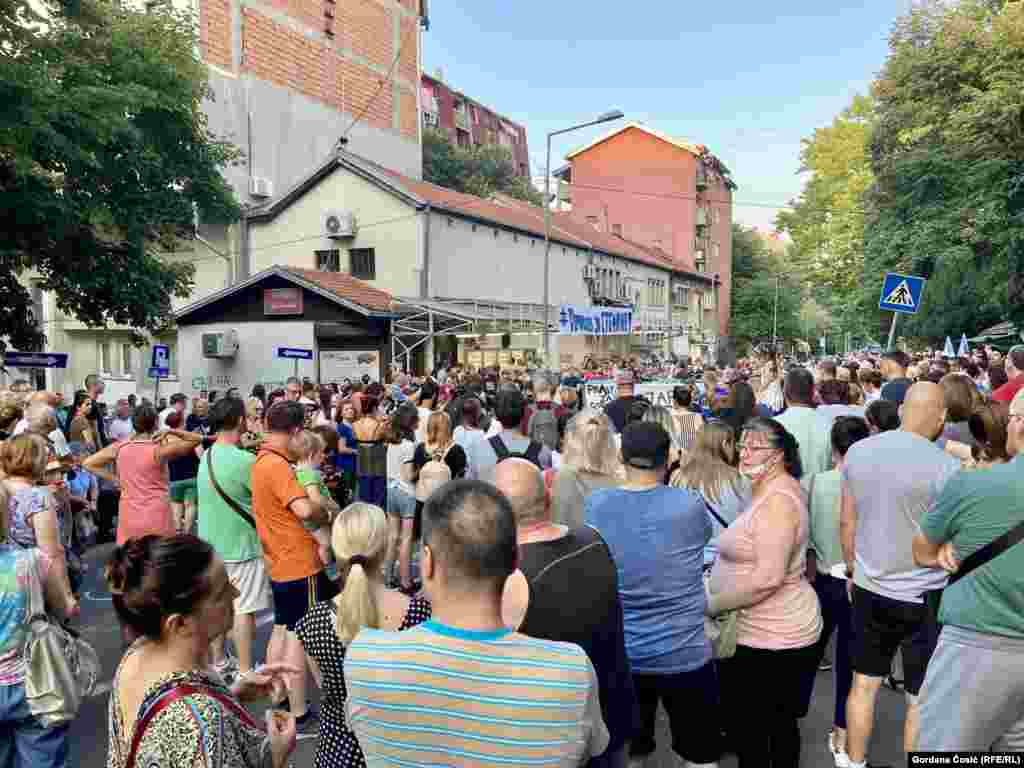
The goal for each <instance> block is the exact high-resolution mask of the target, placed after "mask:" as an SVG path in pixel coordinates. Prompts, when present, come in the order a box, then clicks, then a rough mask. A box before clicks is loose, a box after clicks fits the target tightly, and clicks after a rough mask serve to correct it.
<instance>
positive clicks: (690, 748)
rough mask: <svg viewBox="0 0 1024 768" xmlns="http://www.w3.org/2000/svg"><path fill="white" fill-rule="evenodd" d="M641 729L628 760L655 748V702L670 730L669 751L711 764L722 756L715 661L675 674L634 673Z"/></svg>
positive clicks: (634, 735) (656, 711)
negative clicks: (661, 707) (660, 707)
mask: <svg viewBox="0 0 1024 768" xmlns="http://www.w3.org/2000/svg"><path fill="white" fill-rule="evenodd" d="M633 687H634V689H635V690H636V698H637V705H638V707H639V709H640V728H639V730H638V731H637V732H636V733H635V734H633V742H632V744H630V750H629V753H630V757H633V758H637V757H646V756H647V755H650V754H651V753H653V752H654V750H655V748H656V744H655V740H654V732H655V729H656V721H657V713H658V702H659V701H660V702H661V704H662V705H663V706H664V707H665V714H667V715H668V721H669V726H670V727H671V729H672V749H673V750H674V751H675V753H676V754H677V755H679V756H680V757H682V758H683V759H684V760H687V761H689V762H691V763H714V762H717V761H718V758H719V757H720V756H721V753H722V743H721V742H722V714H721V708H720V702H719V695H718V673H717V671H716V668H715V662H714V661H709V662H708V663H707V664H705V665H704V666H703V667H698V668H697V669H694V670H691V671H689V672H678V673H676V674H664V675H651V674H641V673H634V674H633Z"/></svg>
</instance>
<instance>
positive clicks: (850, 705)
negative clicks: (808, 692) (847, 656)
mask: <svg viewBox="0 0 1024 768" xmlns="http://www.w3.org/2000/svg"><path fill="white" fill-rule="evenodd" d="M900 418H901V427H900V429H897V430H892V431H889V432H883V433H880V434H878V435H875V436H873V437H870V438H868V439H867V440H862V441H860V442H859V443H857V444H856V445H854V446H853V447H852V448H850V450H849V452H848V453H847V454H846V460H845V463H844V465H843V469H842V478H843V480H842V482H843V500H842V511H841V515H840V538H841V540H842V545H843V556H844V558H845V560H846V572H847V577H848V578H850V577H852V582H853V583H852V585H851V595H852V598H853V638H854V639H853V671H854V675H853V688H852V689H851V691H850V696H849V699H847V705H846V720H847V729H848V730H847V755H848V758H849V765H851V766H853V767H854V768H861V766H863V765H865V764H866V759H867V745H868V744H869V743H870V741H871V731H872V728H873V724H874V711H875V698H876V696H877V694H878V688H879V686H880V685H881V683H882V680H883V679H884V678H885V677H886V676H887V675H888V674H889V672H890V670H891V668H892V660H893V656H894V655H895V653H896V649H897V647H899V648H901V649H902V652H903V670H904V684H905V687H906V691H907V716H906V722H905V723H904V730H903V741H904V748H905V749H906V750H907V751H911V750H912V749H913V748H914V744H915V742H916V740H917V731H918V719H919V711H918V706H917V694H918V692H919V691H920V689H921V684H922V683H923V682H924V673H925V669H926V667H927V666H928V660H929V659H930V658H931V655H932V652H933V651H934V650H935V643H936V641H937V640H938V626H937V624H936V623H935V620H934V617H932V616H930V614H929V612H928V608H927V607H926V606H925V603H924V594H925V593H926V592H930V591H932V590H937V589H942V587H944V586H945V583H946V579H947V575H946V573H945V572H944V571H942V570H937V569H934V568H922V567H920V566H918V565H917V564H916V563H915V562H914V552H913V541H914V537H915V536H916V535H917V534H918V533H920V530H921V526H920V523H921V520H922V518H923V517H924V515H925V513H926V512H927V511H928V510H929V509H930V508H931V507H932V506H933V505H934V504H935V501H936V499H937V498H938V496H939V494H940V493H941V492H942V490H943V488H944V487H945V485H946V483H947V482H948V481H949V479H950V478H951V477H952V476H953V475H955V474H956V473H957V471H958V470H959V469H960V462H959V461H957V460H956V459H955V458H953V457H952V456H949V455H948V454H946V453H945V452H943V451H942V450H941V449H940V448H939V447H938V446H936V445H935V440H936V439H937V438H938V437H939V435H941V434H942V428H943V424H944V422H945V420H946V403H945V397H944V395H943V390H942V387H941V386H939V385H937V384H933V383H931V382H921V383H919V384H915V385H914V386H912V387H911V388H910V389H909V390H908V391H907V393H906V397H905V398H904V401H903V405H902V406H901V407H900Z"/></svg>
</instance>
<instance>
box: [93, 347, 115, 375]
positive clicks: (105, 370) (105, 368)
mask: <svg viewBox="0 0 1024 768" xmlns="http://www.w3.org/2000/svg"><path fill="white" fill-rule="evenodd" d="M98 352H99V353H98V355H97V356H98V357H99V372H100V373H101V374H103V375H105V376H110V375H111V371H112V370H113V368H112V367H111V342H109V341H100V342H99V350H98Z"/></svg>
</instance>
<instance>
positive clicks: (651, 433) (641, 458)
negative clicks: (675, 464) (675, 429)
mask: <svg viewBox="0 0 1024 768" xmlns="http://www.w3.org/2000/svg"><path fill="white" fill-rule="evenodd" d="M670 446H671V440H670V439H669V436H668V432H666V431H665V429H664V428H663V427H662V426H661V425H660V424H656V423H655V422H653V421H637V422H634V423H633V424H630V425H629V426H628V427H626V428H625V429H624V430H623V431H622V461H623V462H624V463H625V464H627V465H629V466H631V467H636V468H637V469H654V468H656V467H663V466H665V465H666V464H668V451H669V447H670Z"/></svg>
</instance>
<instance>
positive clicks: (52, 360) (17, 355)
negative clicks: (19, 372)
mask: <svg viewBox="0 0 1024 768" xmlns="http://www.w3.org/2000/svg"><path fill="white" fill-rule="evenodd" d="M4 365H9V366H11V367H12V368H67V367H68V356H67V354H65V353H64V352H4Z"/></svg>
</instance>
